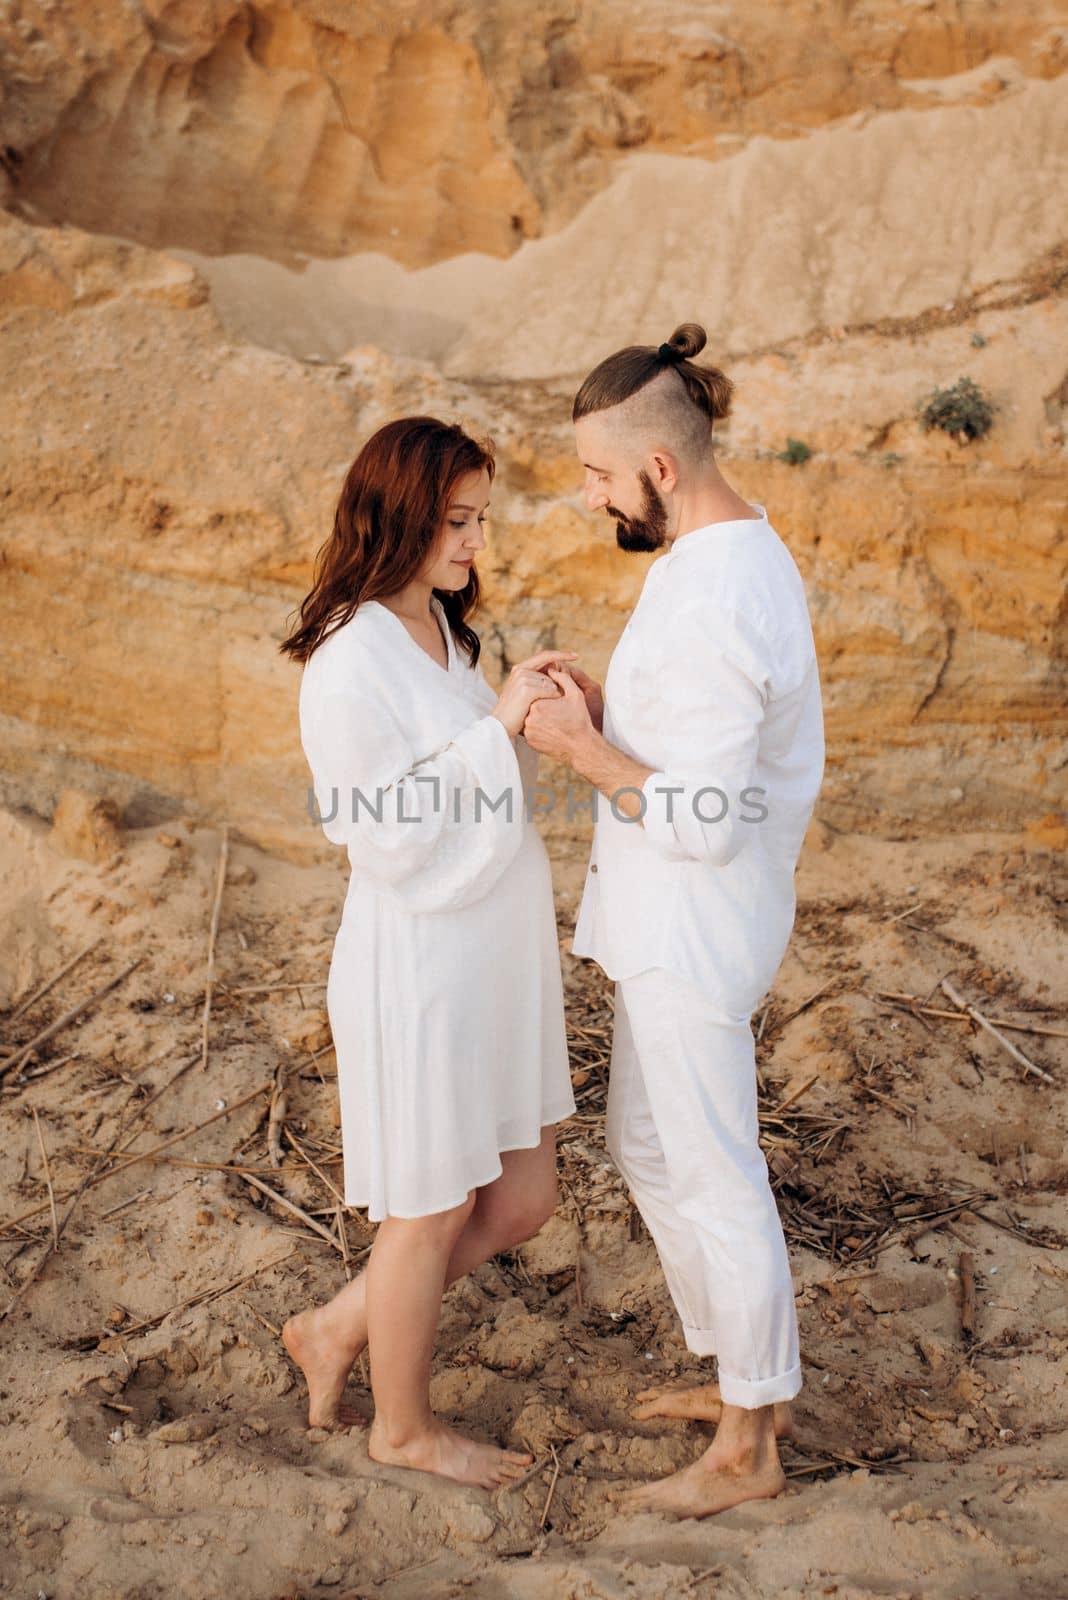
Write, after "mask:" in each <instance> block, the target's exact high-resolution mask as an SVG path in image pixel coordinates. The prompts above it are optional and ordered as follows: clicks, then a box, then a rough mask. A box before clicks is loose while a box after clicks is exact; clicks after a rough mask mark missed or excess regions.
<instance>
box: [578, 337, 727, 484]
mask: <svg viewBox="0 0 1068 1600" xmlns="http://www.w3.org/2000/svg"><path fill="white" fill-rule="evenodd" d="M705 343H706V335H705V330H704V329H703V328H702V327H701V326H700V325H699V324H698V323H696V322H683V323H680V325H679V326H678V327H677V328H676V329H675V332H674V333H673V334H672V335H671V338H670V339H669V340H668V341H667V342H666V343H664V344H662V345H660V346H654V345H644V344H635V345H628V346H627V347H626V348H625V349H623V350H617V351H616V353H615V354H614V355H611V356H606V357H605V359H604V360H603V361H602V362H600V364H599V365H598V366H596V367H594V369H593V371H592V372H591V373H590V374H589V376H588V377H587V378H586V379H585V380H584V381H583V384H582V386H581V388H580V389H579V391H578V393H577V394H576V396H575V401H574V405H573V406H572V408H571V419H572V421H573V422H579V421H581V420H582V419H584V418H590V419H591V421H592V424H593V426H594V427H595V429H596V430H597V432H598V433H599V434H601V436H602V437H604V438H605V439H606V440H608V442H609V443H611V444H612V445H613V446H615V447H617V448H618V449H619V450H621V451H622V452H624V453H625V454H626V455H627V457H628V458H629V459H630V461H631V462H632V463H633V464H634V465H635V466H636V467H637V466H638V465H640V464H641V463H644V462H646V461H648V459H649V456H650V455H651V454H653V453H654V452H655V451H656V450H658V449H660V450H665V451H668V452H669V453H670V454H671V455H672V456H673V457H674V458H675V460H676V461H677V462H678V463H679V465H680V466H685V467H695V466H698V465H699V464H700V463H701V462H703V461H707V460H708V458H709V455H710V454H711V445H712V427H713V424H714V423H715V422H716V421H717V420H718V419H719V418H721V417H725V416H727V415H728V414H729V412H730V407H731V396H732V394H733V391H734V385H733V383H732V382H731V380H730V379H729V378H728V377H727V376H726V374H725V373H723V372H721V371H720V370H719V368H718V367H705V366H700V365H699V364H698V363H697V362H696V361H695V360H694V359H693V358H694V357H695V356H697V355H699V354H700V352H701V351H702V350H703V349H704V346H705ZM602 430H604V431H603V433H602Z"/></svg>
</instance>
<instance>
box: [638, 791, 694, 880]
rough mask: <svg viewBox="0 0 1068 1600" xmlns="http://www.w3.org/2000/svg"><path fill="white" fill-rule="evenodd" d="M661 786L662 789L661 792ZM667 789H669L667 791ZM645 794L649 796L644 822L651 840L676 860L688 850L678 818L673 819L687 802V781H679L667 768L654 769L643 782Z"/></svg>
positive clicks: (643, 792) (663, 852)
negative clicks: (677, 825) (676, 824)
mask: <svg viewBox="0 0 1068 1600" xmlns="http://www.w3.org/2000/svg"><path fill="white" fill-rule="evenodd" d="M658 790H659V791H661V792H660V793H658V792H657V791H658ZM665 790H666V791H667V792H666V793H665V792H663V791H665ZM642 795H643V797H644V799H645V813H644V815H643V817H642V825H643V827H644V828H645V832H646V834H647V835H648V838H649V842H650V844H652V845H653V847H654V848H655V849H657V850H658V851H659V852H660V854H661V855H664V856H668V857H669V858H670V859H672V860H679V859H681V858H682V857H684V856H685V855H686V854H687V851H686V850H685V849H684V848H683V846H682V844H681V843H680V842H679V835H678V832H677V830H676V827H675V823H674V821H673V820H669V819H673V818H675V817H677V815H678V808H679V806H680V805H682V804H683V803H684V802H685V799H686V795H685V790H684V788H683V785H682V784H681V783H677V782H675V781H674V780H673V779H672V778H671V777H670V776H669V775H668V773H666V772H651V773H650V774H649V776H648V777H647V778H646V780H645V782H644V783H643V784H642Z"/></svg>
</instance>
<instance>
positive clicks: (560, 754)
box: [495, 650, 604, 760]
mask: <svg viewBox="0 0 1068 1600" xmlns="http://www.w3.org/2000/svg"><path fill="white" fill-rule="evenodd" d="M575 654H576V652H575V651H573V650H543V651H540V652H539V653H538V654H537V655H534V656H530V657H528V659H527V660H525V661H520V662H518V663H517V664H516V666H514V667H513V668H512V670H511V672H510V673H509V675H508V681H507V682H506V684H505V686H504V688H503V689H502V691H501V697H500V700H499V701H498V702H497V706H496V707H495V711H496V714H497V715H498V716H499V717H500V719H501V721H502V722H503V723H504V725H505V727H506V728H507V729H508V731H509V733H513V734H515V733H522V735H523V737H524V739H525V740H526V741H527V743H528V744H529V745H530V747H531V749H532V750H536V751H538V753H539V754H541V755H548V756H554V757H556V758H557V759H560V760H567V759H568V757H569V755H570V753H571V752H572V750H573V749H574V748H575V746H576V744H577V743H579V742H580V741H581V740H582V739H583V737H585V736H586V735H588V734H589V733H590V731H591V730H594V729H595V730H596V731H597V732H600V730H601V726H602V721H603V717H604V697H603V695H602V692H601V686H600V684H599V683H597V682H595V680H594V679H593V678H591V677H590V676H589V675H588V674H587V673H585V672H583V671H582V669H581V667H576V666H575V665H574V659H575Z"/></svg>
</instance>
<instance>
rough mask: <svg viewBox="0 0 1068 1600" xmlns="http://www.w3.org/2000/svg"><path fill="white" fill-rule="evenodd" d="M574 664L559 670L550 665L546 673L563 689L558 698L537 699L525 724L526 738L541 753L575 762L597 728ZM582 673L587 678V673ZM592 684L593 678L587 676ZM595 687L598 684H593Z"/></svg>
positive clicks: (524, 732)
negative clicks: (573, 666) (586, 740)
mask: <svg viewBox="0 0 1068 1600" xmlns="http://www.w3.org/2000/svg"><path fill="white" fill-rule="evenodd" d="M574 670H575V669H574V668H569V669H564V670H560V669H559V668H557V667H547V668H546V669H545V671H546V675H547V676H548V677H550V678H551V679H552V681H553V682H554V683H555V684H557V685H558V686H559V688H560V690H561V694H560V697H559V698H558V699H556V700H548V699H546V700H535V701H534V703H533V705H532V706H531V708H530V710H529V711H528V712H527V718H526V721H525V722H524V724H523V727H522V730H521V731H522V734H523V738H524V739H525V740H526V741H527V743H528V744H529V745H530V747H531V749H532V750H537V751H538V753H539V754H540V755H543V756H553V757H555V758H556V760H558V761H568V762H572V763H573V757H574V754H575V752H576V750H578V749H579V748H580V747H581V745H582V742H583V740H584V739H586V738H587V737H588V736H589V735H590V734H591V733H593V732H595V731H596V729H595V726H594V723H593V720H592V718H591V715H590V708H589V703H588V701H587V698H586V693H585V692H584V690H583V688H582V687H580V685H579V683H578V682H577V681H576V679H575V678H574V677H572V673H573V672H574ZM582 676H583V677H584V678H585V677H586V674H585V673H583V674H582ZM587 682H588V683H591V684H593V680H592V678H591V679H587ZM593 687H594V688H595V689H596V688H597V685H596V684H593Z"/></svg>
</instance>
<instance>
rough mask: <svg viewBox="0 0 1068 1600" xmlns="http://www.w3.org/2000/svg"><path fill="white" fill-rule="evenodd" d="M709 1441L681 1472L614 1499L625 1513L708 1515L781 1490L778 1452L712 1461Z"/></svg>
mask: <svg viewBox="0 0 1068 1600" xmlns="http://www.w3.org/2000/svg"><path fill="white" fill-rule="evenodd" d="M715 1450H716V1447H715V1444H714V1443H713V1444H712V1445H710V1446H709V1448H708V1449H707V1450H706V1451H705V1453H704V1455H703V1456H699V1457H698V1459H697V1460H696V1461H694V1462H691V1464H690V1465H689V1466H688V1467H683V1469H682V1471H681V1472H673V1473H672V1474H671V1476H670V1477H668V1478H661V1479H660V1481H659V1482H658V1483H647V1484H643V1485H642V1487H641V1488H639V1489H629V1490H624V1491H617V1492H616V1494H615V1495H614V1496H613V1498H614V1499H616V1500H617V1502H618V1504H619V1507H620V1509H621V1510H622V1511H624V1512H628V1511H630V1512H637V1511H654V1512H659V1513H660V1514H661V1515H663V1516H670V1517H708V1516H712V1515H713V1514H714V1513H715V1512H717V1511H727V1510H729V1509H730V1507H731V1506H739V1505H741V1504H742V1502H743V1501H745V1500H768V1499H771V1498H772V1497H773V1496H775V1495H777V1494H781V1493H782V1491H783V1490H784V1489H785V1488H786V1475H785V1473H784V1472H783V1470H782V1467H781V1466H780V1464H779V1456H778V1451H777V1450H776V1449H775V1446H774V1442H772V1445H771V1448H770V1450H765V1451H754V1452H747V1453H746V1454H745V1455H738V1456H735V1457H733V1458H727V1457H726V1456H720V1457H718V1458H717V1456H716V1453H715Z"/></svg>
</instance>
